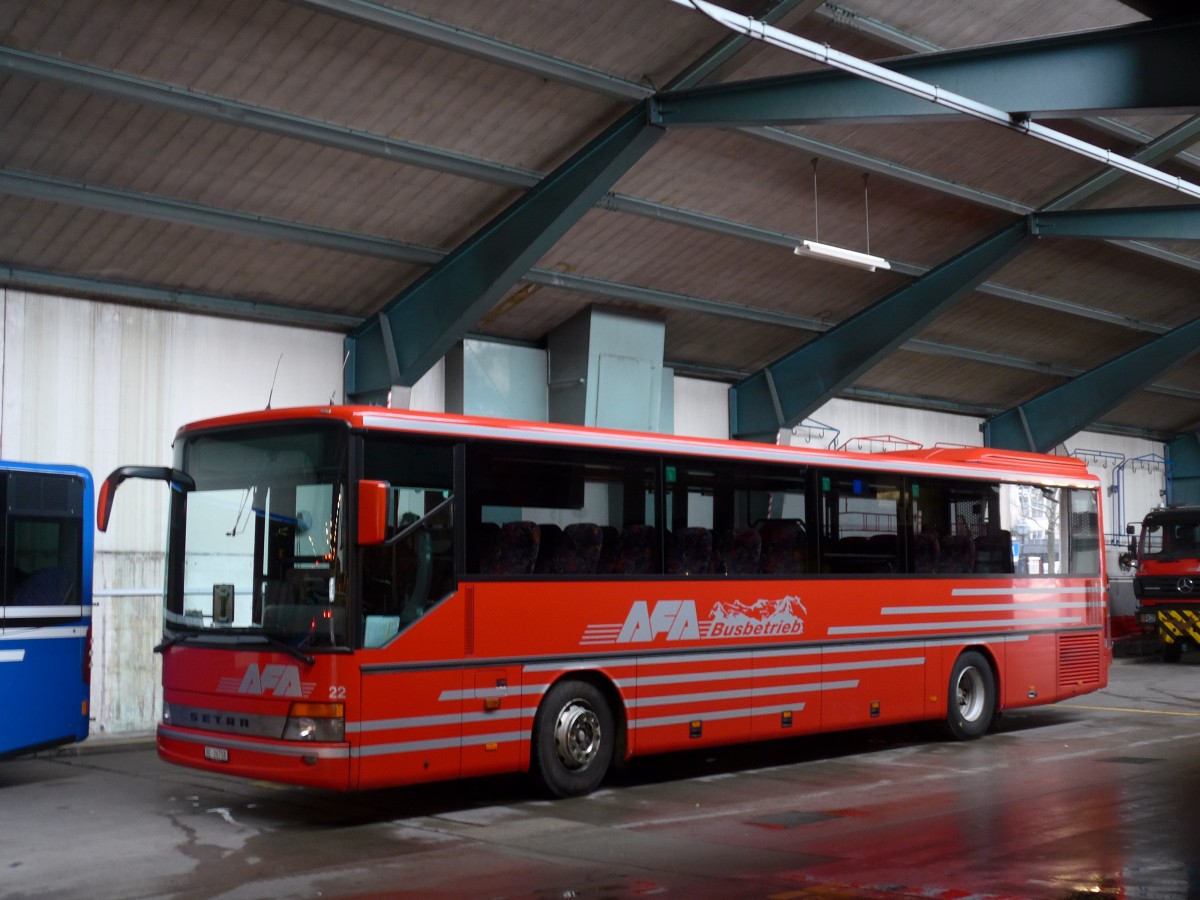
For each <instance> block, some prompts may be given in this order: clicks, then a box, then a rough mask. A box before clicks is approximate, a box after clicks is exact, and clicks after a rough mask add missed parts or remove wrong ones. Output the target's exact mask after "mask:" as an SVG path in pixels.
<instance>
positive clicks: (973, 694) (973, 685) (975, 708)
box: [955, 669, 984, 722]
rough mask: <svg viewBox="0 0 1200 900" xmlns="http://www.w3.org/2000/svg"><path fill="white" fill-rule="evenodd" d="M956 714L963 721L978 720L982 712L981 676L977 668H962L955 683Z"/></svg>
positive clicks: (982, 691) (982, 690) (982, 692)
mask: <svg viewBox="0 0 1200 900" xmlns="http://www.w3.org/2000/svg"><path fill="white" fill-rule="evenodd" d="M955 692H956V694H957V699H958V714H959V715H960V716H961V717H962V719H963V721H965V722H975V721H978V719H979V717H980V716H981V715H982V714H983V701H984V689H983V676H982V675H981V674H980V673H979V670H977V669H964V670H963V672H962V674H961V675H959V676H958V684H956V685H955Z"/></svg>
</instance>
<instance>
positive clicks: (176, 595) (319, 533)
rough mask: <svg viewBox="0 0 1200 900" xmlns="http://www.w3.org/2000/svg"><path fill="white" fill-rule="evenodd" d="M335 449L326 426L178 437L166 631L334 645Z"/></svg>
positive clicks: (339, 567) (340, 498)
mask: <svg viewBox="0 0 1200 900" xmlns="http://www.w3.org/2000/svg"><path fill="white" fill-rule="evenodd" d="M346 446H347V436H346V434H345V432H344V431H340V430H339V429H337V428H334V427H313V426H305V427H303V428H301V427H286V426H284V427H274V428H271V427H264V428H261V429H254V430H253V431H245V430H242V431H237V432H232V431H228V432H213V433H209V434H197V435H188V436H185V437H184V438H182V439H181V440H180V442H179V443H178V444H177V446H176V451H175V452H176V466H177V468H179V469H182V470H183V471H185V472H187V473H188V474H189V475H191V476H192V478H193V479H194V480H195V482H196V486H195V489H194V490H189V491H186V492H183V491H174V492H172V507H171V529H170V538H169V546H168V576H167V586H166V588H167V589H166V609H165V630H166V632H167V637H168V640H172V641H184V640H188V639H189V638H192V637H195V636H209V637H212V638H214V639H217V640H220V641H232V642H236V643H241V642H243V638H246V639H249V640H252V641H253V642H257V641H265V642H269V643H273V644H276V645H286V646H287V647H288V648H290V649H293V650H304V649H306V648H320V647H345V646H347V640H346V621H347V616H346V605H347V587H346V584H347V579H346V541H347V539H348V535H347V534H346V521H345V520H346V514H345V505H346Z"/></svg>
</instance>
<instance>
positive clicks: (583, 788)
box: [533, 681, 616, 797]
mask: <svg viewBox="0 0 1200 900" xmlns="http://www.w3.org/2000/svg"><path fill="white" fill-rule="evenodd" d="M615 738H616V728H615V727H614V724H613V714H612V710H611V709H610V708H609V705H608V701H607V700H606V699H605V698H604V695H603V694H602V693H601V692H600V690H599V689H598V688H596V686H595V685H592V684H589V683H588V682H586V681H560V682H559V683H558V684H556V685H554V687H552V688H550V690H549V691H548V692H547V693H546V696H545V698H544V699H543V700H542V704H541V706H540V707H539V708H538V713H537V717H536V718H535V719H534V726H533V741H534V753H535V754H536V756H535V761H536V763H537V771H538V774H539V775H540V776H541V779H542V783H543V784H545V785H546V788H547V789H548V790H549V791H550V792H551V793H552V794H554V795H555V796H556V797H579V796H581V795H583V794H588V793H591V792H592V791H594V790H595V789H596V788H597V787H599V785H600V782H601V781H603V780H604V776H605V774H606V773H607V772H608V767H609V765H610V764H611V763H612V758H613V746H614V744H615Z"/></svg>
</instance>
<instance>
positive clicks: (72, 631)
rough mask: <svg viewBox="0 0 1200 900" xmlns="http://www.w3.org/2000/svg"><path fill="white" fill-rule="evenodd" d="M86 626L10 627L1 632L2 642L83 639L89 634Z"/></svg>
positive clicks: (0, 639)
mask: <svg viewBox="0 0 1200 900" xmlns="http://www.w3.org/2000/svg"><path fill="white" fill-rule="evenodd" d="M87 630H88V627H87V626H86V625H48V626H46V627H45V628H38V627H36V626H33V625H10V626H8V627H7V628H6V629H4V630H2V631H0V641H50V640H63V639H65V638H81V637H83V636H84V635H85V634H87Z"/></svg>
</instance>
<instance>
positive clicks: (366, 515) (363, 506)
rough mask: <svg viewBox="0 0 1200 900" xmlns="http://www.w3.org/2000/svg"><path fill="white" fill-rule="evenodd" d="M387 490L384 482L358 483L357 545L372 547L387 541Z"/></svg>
mask: <svg viewBox="0 0 1200 900" xmlns="http://www.w3.org/2000/svg"><path fill="white" fill-rule="evenodd" d="M388 489H389V485H388V483H387V482H386V481H360V482H359V483H358V545H359V546H360V547H372V546H374V545H376V544H382V543H383V542H384V541H385V540H386V539H387V518H388V516H387V513H388Z"/></svg>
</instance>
